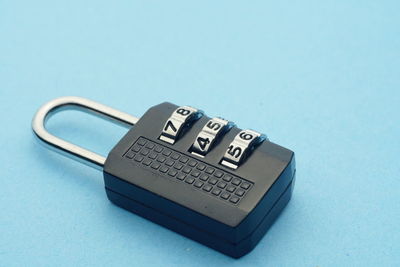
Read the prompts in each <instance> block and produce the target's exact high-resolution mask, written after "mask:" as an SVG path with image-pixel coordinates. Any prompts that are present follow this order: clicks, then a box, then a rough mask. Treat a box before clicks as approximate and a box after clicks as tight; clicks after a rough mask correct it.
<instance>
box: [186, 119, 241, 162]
mask: <svg viewBox="0 0 400 267" xmlns="http://www.w3.org/2000/svg"><path fill="white" fill-rule="evenodd" d="M233 125H234V124H233V122H230V121H227V120H224V119H221V118H213V119H211V120H209V121H208V122H207V123H206V125H204V127H203V129H202V130H201V131H200V133H199V134H198V135H197V137H196V139H195V141H194V143H193V145H192V147H191V152H192V154H195V155H197V156H200V157H204V156H205V155H206V154H207V153H208V152H209V151H210V150H211V149H212V148H213V146H214V145H215V144H216V142H217V140H218V139H219V138H220V136H222V135H223V134H225V133H227V132H228V131H229V130H230V129H231V128H232V127H233Z"/></svg>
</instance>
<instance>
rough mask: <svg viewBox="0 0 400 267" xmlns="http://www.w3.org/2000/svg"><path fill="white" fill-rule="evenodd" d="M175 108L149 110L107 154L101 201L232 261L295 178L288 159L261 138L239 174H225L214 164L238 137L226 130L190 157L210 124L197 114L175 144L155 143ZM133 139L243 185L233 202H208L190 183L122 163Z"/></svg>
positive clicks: (274, 212) (251, 243)
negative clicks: (209, 146) (104, 195)
mask: <svg viewBox="0 0 400 267" xmlns="http://www.w3.org/2000/svg"><path fill="white" fill-rule="evenodd" d="M176 108H178V106H176V105H174V104H171V103H162V104H160V105H157V106H154V107H152V108H150V109H149V110H148V111H147V112H146V113H145V114H144V115H143V116H142V117H141V118H140V120H139V121H138V123H137V124H136V125H135V126H134V127H133V128H132V129H131V130H130V131H129V132H128V133H127V134H126V135H125V136H124V137H123V138H122V139H121V141H120V142H119V143H118V144H117V145H116V146H115V147H114V148H113V149H112V150H111V152H110V153H109V155H108V157H107V160H106V162H105V165H104V181H105V188H106V192H107V196H108V198H109V199H110V201H112V202H113V203H115V204H116V205H118V206H120V207H123V208H125V209H127V210H129V211H131V212H134V213H136V214H139V215H141V216H143V217H145V218H147V219H149V220H151V221H153V222H156V223H158V224H160V225H163V226H165V227H167V228H169V229H171V230H173V231H175V232H178V233H180V234H183V235H185V236H187V237H189V238H191V239H194V240H196V241H198V242H200V243H202V244H204V245H207V246H209V247H211V248H214V249H216V250H218V251H220V252H222V253H225V254H227V255H229V256H231V257H234V258H239V257H241V256H243V255H245V254H246V253H248V252H249V251H251V250H252V249H253V248H254V247H255V245H256V244H257V243H258V242H259V241H260V239H261V238H262V237H263V235H264V234H265V233H266V231H267V230H268V228H269V227H270V226H271V225H272V223H273V222H274V221H275V219H276V218H277V216H278V215H279V214H280V212H281V211H282V209H283V208H284V207H285V206H286V204H287V203H288V201H289V200H290V197H291V195H292V191H293V186H294V177H295V160H294V153H293V152H292V151H290V150H288V149H286V148H283V147H281V146H279V145H276V144H274V143H271V142H269V141H267V140H266V141H264V142H263V143H262V144H261V145H259V146H258V147H257V148H256V149H255V150H254V151H253V152H252V154H251V155H250V156H249V157H248V158H247V159H246V160H245V161H244V162H243V163H242V164H241V165H240V167H239V168H237V169H236V170H233V169H230V168H227V167H225V166H223V165H221V164H220V161H221V159H222V157H223V156H224V154H225V151H226V150H227V148H228V146H229V144H230V143H231V142H232V140H233V139H234V137H235V136H236V135H237V134H238V133H239V132H240V131H241V130H240V129H239V128H236V127H233V128H232V129H231V130H230V131H229V132H228V133H227V134H226V135H224V136H223V137H222V138H221V140H220V142H219V143H218V144H217V145H216V146H215V147H214V148H213V149H212V150H211V151H210V152H209V153H208V154H207V155H206V156H205V157H204V158H200V157H198V156H195V155H193V154H191V153H190V147H191V146H192V144H193V142H194V140H195V138H196V136H197V134H198V133H199V132H200V131H201V129H202V128H203V126H204V125H205V124H206V122H207V121H208V120H209V119H210V118H209V117H207V116H205V115H204V116H203V117H202V118H200V119H199V120H198V121H197V122H195V123H194V124H193V125H192V126H191V127H189V129H188V130H187V131H186V132H185V133H184V134H183V135H182V136H181V137H180V138H179V139H178V140H177V142H175V144H173V145H171V144H168V143H166V142H163V141H161V140H159V139H158V138H159V136H160V134H161V132H162V129H163V127H164V124H165V122H166V121H167V119H168V118H169V117H170V116H171V114H172V113H173V112H174V110H175V109H176ZM139 139H141V140H147V142H148V143H152V144H156V145H159V146H160V147H163V148H164V149H165V150H171V151H172V152H173V153H175V154H176V153H178V154H180V155H181V157H183V156H185V157H188V158H189V159H191V160H195V161H196V162H198V163H199V164H200V163H202V164H204V165H207V166H209V167H210V166H212V167H213V168H215V169H216V171H220V172H223V173H224V175H229V174H230V175H232V176H233V177H236V178H238V179H240V181H241V183H242V184H245V183H248V184H250V185H251V186H250V188H249V189H248V190H245V191H246V192H245V194H244V196H243V197H241V198H240V201H239V202H238V203H236V204H234V203H232V202H230V201H229V200H224V199H222V198H221V197H219V196H214V195H212V194H211V192H205V191H204V190H202V189H201V188H196V187H195V186H193V184H188V183H186V182H184V181H181V180H178V179H177V178H176V177H171V176H169V175H168V174H167V173H161V172H160V171H159V170H155V169H153V168H151V166H145V165H144V164H143V161H142V162H137V161H135V160H134V159H129V158H127V157H126V155H127V153H128V152H129V151H130V149H131V148H132V147H133V146H134V145H137V142H138V140H139ZM143 149H145V148H144V146H143ZM139 154H140V153H138V155H139ZM160 154H161V153H160ZM144 157H145V158H146V156H145V155H144ZM167 158H168V157H167ZM154 162H156V161H155V160H154ZM171 169H173V167H171ZM194 169H195V168H194ZM210 176H212V175H210ZM197 179H198V178H197ZM219 179H221V178H219ZM213 187H214V188H216V185H214V186H213ZM238 188H240V186H238Z"/></svg>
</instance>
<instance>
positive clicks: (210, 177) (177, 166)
mask: <svg viewBox="0 0 400 267" xmlns="http://www.w3.org/2000/svg"><path fill="white" fill-rule="evenodd" d="M124 157H125V158H126V159H129V160H130V161H132V162H134V163H135V164H136V165H138V166H141V167H142V168H146V169H148V170H151V171H153V172H157V173H158V174H161V175H162V176H164V177H167V178H170V179H175V180H176V181H180V182H182V183H185V184H187V185H189V186H192V187H193V188H195V189H197V190H200V191H201V192H203V193H206V194H208V195H211V196H214V197H217V198H219V199H220V200H222V201H226V202H228V203H231V204H237V203H239V202H240V200H241V199H242V198H243V197H244V196H245V194H246V193H247V192H248V191H249V190H250V189H251V187H252V183H251V182H249V181H246V180H244V179H242V178H239V177H237V176H234V175H232V174H230V173H227V172H226V171H223V170H221V169H218V168H215V167H214V166H211V165H209V164H207V163H204V162H201V161H199V160H197V159H195V158H193V157H190V156H187V155H184V154H182V153H180V152H178V151H175V150H173V149H170V148H168V147H166V146H164V145H162V144H158V143H156V142H154V141H151V140H149V139H147V138H144V137H140V138H138V139H137V140H136V142H135V143H134V144H133V145H132V146H131V147H130V148H129V149H128V151H127V152H126V153H125V154H124Z"/></svg>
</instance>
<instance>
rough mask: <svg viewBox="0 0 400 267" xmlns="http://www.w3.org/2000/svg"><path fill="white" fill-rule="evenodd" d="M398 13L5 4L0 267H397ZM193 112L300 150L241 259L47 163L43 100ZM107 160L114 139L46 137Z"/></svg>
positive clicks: (71, 127) (63, 162)
mask: <svg viewBox="0 0 400 267" xmlns="http://www.w3.org/2000/svg"><path fill="white" fill-rule="evenodd" d="M399 9H400V4H399V1H355V0H353V1H349V0H346V1H316V0H315V1H275V2H272V1H240V2H236V1H200V2H198V3H194V2H192V1H143V2H138V1H15V0H13V1H7V0H3V1H0V99H1V100H0V101H1V102H0V122H1V130H0V139H1V141H0V151H1V153H0V162H1V163H0V164H1V166H0V181H1V184H0V205H1V206H0V266H24V265H26V266H87V265H96V266H178V265H182V266H192V265H193V266H201V265H207V266H223V265H225V264H229V266H242V265H246V264H247V265H250V266H368V265H369V266H396V265H397V266H399V265H400V253H399V252H400V231H399V223H400V164H399V163H400V161H399V153H400V141H399V137H400V126H399V114H400V108H399V103H400V16H399ZM64 95H78V96H83V97H88V98H90V99H93V100H95V101H98V102H100V103H104V104H107V105H110V106H112V107H115V108H118V109H120V110H122V111H126V112H128V113H131V114H133V115H137V116H140V115H141V114H143V113H144V112H145V111H146V110H147V108H149V107H150V106H152V105H155V104H158V103H160V102H163V101H171V102H174V103H177V104H181V105H184V104H189V105H192V106H195V107H200V108H202V109H203V110H205V111H206V112H207V114H208V115H210V116H217V115H221V116H224V117H226V118H228V119H231V120H234V121H235V122H236V123H237V124H238V125H239V126H240V127H242V128H254V129H256V130H258V131H261V132H265V133H267V134H268V135H269V137H270V138H271V140H273V141H274V142H276V143H278V144H281V145H283V146H286V147H288V148H290V149H292V150H294V151H295V152H296V157H297V182H296V187H295V191H294V196H293V198H292V200H291V202H290V203H289V205H288V206H287V208H286V209H285V210H284V212H283V213H282V215H281V216H280V218H279V219H278V220H277V221H276V223H275V224H274V225H273V227H272V228H271V229H270V231H269V232H268V234H267V235H266V236H265V237H264V238H263V239H262V241H261V242H260V243H259V245H258V246H257V247H256V248H255V250H254V251H253V252H251V253H250V254H249V255H247V256H245V257H243V258H241V259H240V260H234V259H231V258H229V257H227V256H224V255H222V254H220V253H218V252H215V251H213V250H211V249H209V248H207V247H205V246H202V245H199V244H198V243H196V242H194V241H191V240H189V239H187V238H185V237H182V236H180V235H178V234H175V233H173V232H171V231H169V230H167V229H165V228H162V227H160V226H158V225H155V224H153V223H151V222H149V221H146V220H144V219H142V218H140V217H138V216H136V215H133V214H131V213H129V212H126V211H124V210H122V209H120V208H118V207H116V206H114V205H112V204H111V203H110V202H109V201H108V200H107V198H106V195H105V193H104V189H103V181H102V173H101V172H99V171H97V170H95V169H91V168H89V167H87V166H85V165H82V164H80V163H77V162H74V161H71V160H69V159H67V158H64V157H61V156H60V155H58V154H55V153H53V152H49V151H48V150H46V149H45V148H43V147H42V146H39V145H38V143H37V142H36V141H35V139H34V138H33V136H32V133H31V128H30V122H31V119H32V116H33V114H34V112H35V111H36V109H37V108H38V107H39V106H40V105H41V104H43V103H44V102H46V101H48V100H51V99H53V98H55V97H59V96H64ZM49 130H50V131H51V132H52V133H54V134H56V135H59V136H61V137H62V138H64V139H67V140H69V141H73V142H76V143H79V144H82V145H84V146H85V147H88V148H90V149H92V150H94V151H97V152H99V153H101V154H103V155H106V154H107V151H109V150H110V149H111V148H112V147H113V145H114V144H115V143H116V142H117V141H118V140H119V139H120V138H121V137H122V136H123V134H124V133H125V129H123V128H119V127H116V126H114V125H111V124H110V123H107V122H103V121H101V120H99V119H97V118H93V117H90V116H88V115H82V114H81V113H79V112H73V111H71V112H64V113H61V114H59V115H57V116H56V117H54V118H53V120H51V121H50V123H49Z"/></svg>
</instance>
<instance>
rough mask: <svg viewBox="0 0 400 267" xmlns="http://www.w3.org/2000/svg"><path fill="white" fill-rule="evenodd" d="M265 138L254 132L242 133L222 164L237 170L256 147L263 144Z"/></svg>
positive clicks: (230, 146)
mask: <svg viewBox="0 0 400 267" xmlns="http://www.w3.org/2000/svg"><path fill="white" fill-rule="evenodd" d="M265 138H266V137H265V135H263V134H260V133H258V132H256V131H253V130H243V131H241V132H240V133H238V134H237V135H236V136H235V138H234V139H233V141H232V143H230V145H229V146H228V149H227V150H226V152H225V155H224V157H223V158H222V161H221V164H222V165H224V166H226V167H229V168H231V169H237V168H238V167H239V165H240V164H241V163H242V162H243V160H244V159H245V158H246V157H247V156H248V155H249V153H251V151H252V150H254V148H255V146H256V145H258V144H260V143H261V142H263V141H264V140H265Z"/></svg>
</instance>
